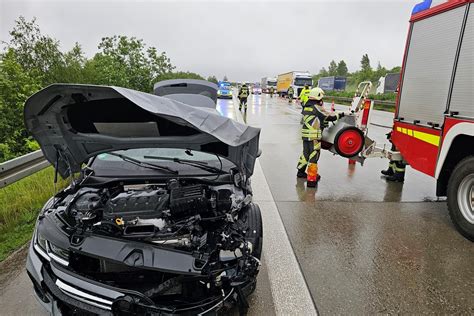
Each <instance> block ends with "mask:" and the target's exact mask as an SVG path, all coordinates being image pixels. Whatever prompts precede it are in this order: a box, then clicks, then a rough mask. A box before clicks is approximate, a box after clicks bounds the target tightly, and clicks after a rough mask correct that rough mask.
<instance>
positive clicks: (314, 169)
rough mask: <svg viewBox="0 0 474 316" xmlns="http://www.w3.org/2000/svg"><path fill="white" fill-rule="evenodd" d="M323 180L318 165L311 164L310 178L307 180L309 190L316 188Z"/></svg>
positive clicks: (309, 168)
mask: <svg viewBox="0 0 474 316" xmlns="http://www.w3.org/2000/svg"><path fill="white" fill-rule="evenodd" d="M320 179H321V176H320V175H319V174H318V164H316V163H310V164H309V165H308V176H307V178H306V180H307V181H306V186H307V187H308V188H314V187H316V184H317V183H318V181H319V180H320Z"/></svg>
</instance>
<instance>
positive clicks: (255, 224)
mask: <svg viewBox="0 0 474 316" xmlns="http://www.w3.org/2000/svg"><path fill="white" fill-rule="evenodd" d="M246 213H247V214H246V215H247V216H246V222H247V225H248V230H247V232H246V233H245V237H246V239H247V240H248V241H250V242H251V243H252V245H253V252H252V254H253V256H254V257H256V258H257V259H259V260H260V258H261V257H262V243H263V223H262V213H261V212H260V207H259V206H258V205H257V204H253V203H252V204H250V205H249V206H247V209H246Z"/></svg>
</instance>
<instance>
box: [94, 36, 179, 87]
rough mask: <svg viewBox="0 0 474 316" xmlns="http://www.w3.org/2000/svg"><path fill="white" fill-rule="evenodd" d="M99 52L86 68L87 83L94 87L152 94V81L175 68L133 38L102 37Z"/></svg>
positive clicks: (167, 59) (164, 55) (155, 50)
mask: <svg viewBox="0 0 474 316" xmlns="http://www.w3.org/2000/svg"><path fill="white" fill-rule="evenodd" d="M98 48H99V52H98V53H97V54H96V55H95V56H94V58H93V59H92V60H91V61H90V62H88V63H87V64H86V68H87V69H86V72H87V74H88V75H89V76H92V78H91V77H89V78H88V79H89V80H90V81H93V83H96V84H107V85H119V86H123V87H127V88H131V89H135V90H141V91H146V92H148V91H151V90H152V86H153V82H155V81H156V80H155V78H157V77H159V76H161V75H163V74H166V73H169V72H172V71H173V69H174V67H173V66H172V65H171V62H170V59H169V58H168V57H167V56H166V53H164V52H162V53H158V50H157V49H156V48H155V47H146V45H145V44H144V43H143V40H141V39H137V38H135V37H131V38H128V37H127V36H112V37H104V38H102V41H101V42H100V43H99V46H98Z"/></svg>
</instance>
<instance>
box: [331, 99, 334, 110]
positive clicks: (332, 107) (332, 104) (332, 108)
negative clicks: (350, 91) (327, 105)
mask: <svg viewBox="0 0 474 316" xmlns="http://www.w3.org/2000/svg"><path fill="white" fill-rule="evenodd" d="M334 111H335V109H334V100H332V103H331V112H334Z"/></svg>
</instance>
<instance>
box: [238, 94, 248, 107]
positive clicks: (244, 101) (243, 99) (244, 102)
mask: <svg viewBox="0 0 474 316" xmlns="http://www.w3.org/2000/svg"><path fill="white" fill-rule="evenodd" d="M239 103H240V104H239V110H242V106H243V107H244V109H245V110H247V97H239Z"/></svg>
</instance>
